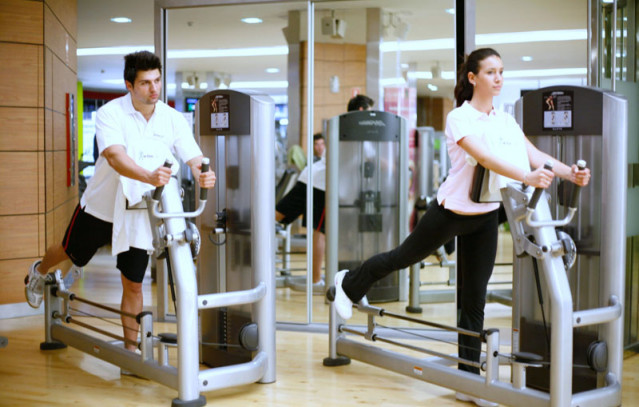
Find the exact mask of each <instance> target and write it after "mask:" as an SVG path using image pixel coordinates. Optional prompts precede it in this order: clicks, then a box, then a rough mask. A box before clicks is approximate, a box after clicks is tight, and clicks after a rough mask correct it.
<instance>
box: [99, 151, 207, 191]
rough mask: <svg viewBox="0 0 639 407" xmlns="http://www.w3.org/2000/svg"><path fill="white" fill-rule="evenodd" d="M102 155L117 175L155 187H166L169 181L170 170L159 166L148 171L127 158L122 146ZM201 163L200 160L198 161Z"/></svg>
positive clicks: (103, 152)
mask: <svg viewBox="0 0 639 407" xmlns="http://www.w3.org/2000/svg"><path fill="white" fill-rule="evenodd" d="M102 155H103V156H104V158H105V159H106V160H107V161H108V163H109V165H110V166H111V168H113V169H114V170H115V171H116V172H117V173H118V174H120V175H122V176H124V177H127V178H131V179H134V180H137V181H142V182H145V183H147V184H151V185H153V186H155V187H159V186H162V185H166V184H168V183H169V180H170V179H171V169H170V168H166V167H164V166H161V167H159V168H157V169H156V170H155V171H152V172H151V171H148V170H146V169H144V168H142V167H140V166H139V165H137V164H136V163H135V161H133V159H132V158H131V157H129V156H128V155H127V153H126V150H125V149H124V146H122V145H119V144H117V145H112V146H110V147H107V148H106V149H104V151H102ZM200 161H201V160H200Z"/></svg>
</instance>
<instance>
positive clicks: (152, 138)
mask: <svg viewBox="0 0 639 407" xmlns="http://www.w3.org/2000/svg"><path fill="white" fill-rule="evenodd" d="M124 60H125V64H124V81H125V84H126V88H127V90H128V91H129V93H128V94H127V95H125V96H122V97H120V98H118V99H115V100H113V101H111V102H109V103H107V104H106V105H104V106H103V107H102V108H100V109H99V110H98V113H97V117H96V138H97V144H98V148H99V151H100V156H99V157H98V160H97V162H96V164H95V175H94V176H93V177H92V178H91V179H90V180H89V183H88V185H87V189H86V191H85V192H84V194H83V195H82V199H81V200H80V204H79V205H78V206H77V207H76V209H75V212H74V214H73V216H72V218H71V221H70V223H69V226H68V228H67V231H66V233H65V235H64V239H63V240H62V243H58V244H54V245H53V246H51V247H50V248H49V249H47V252H46V253H45V255H44V257H43V258H42V260H41V261H40V260H37V261H35V262H34V263H33V264H32V265H31V267H30V269H29V273H28V274H27V277H26V278H25V284H26V287H25V295H26V297H27V302H28V303H29V305H30V306H32V307H34V308H38V307H39V306H40V304H41V303H42V295H43V286H44V277H45V276H46V274H47V272H48V271H49V270H50V269H51V268H53V267H55V266H56V265H57V264H59V263H61V262H63V261H65V260H71V261H72V262H73V264H74V265H76V266H78V267H82V266H84V265H86V264H87V263H88V262H89V260H91V258H92V257H93V255H94V254H95V253H96V251H97V250H98V249H99V248H100V247H102V246H105V245H107V244H112V242H115V239H114V236H115V234H116V230H115V228H114V219H123V216H126V212H129V213H131V212H137V213H138V214H139V213H143V214H144V215H142V216H144V217H145V218H143V220H144V221H145V222H144V225H143V226H145V227H147V228H149V229H148V231H149V232H150V225H149V220H148V215H146V210H144V211H127V210H126V207H125V204H124V203H127V202H128V201H126V200H121V199H120V200H116V196H118V194H121V193H122V192H121V191H122V190H123V189H124V188H125V187H124V185H125V184H126V185H127V188H129V189H133V190H137V191H138V192H141V191H145V190H150V189H152V188H153V187H158V186H162V185H166V184H167V183H168V182H169V180H170V177H171V173H172V169H171V168H165V167H164V166H163V165H162V164H161V163H163V162H164V160H165V159H166V158H172V154H176V155H177V157H178V158H180V159H181V160H183V161H184V162H186V163H187V164H188V165H189V167H190V168H191V170H192V171H193V175H194V177H195V178H197V179H198V181H199V184H200V187H201V188H212V187H213V186H214V185H215V174H214V173H213V172H212V171H208V172H206V173H201V171H200V170H201V165H202V158H203V157H202V151H201V150H200V148H199V147H198V145H197V143H196V142H195V140H194V138H193V134H192V131H191V129H190V127H189V126H188V124H187V122H186V120H185V119H184V117H183V116H182V114H181V113H179V112H177V111H176V110H175V109H173V108H171V107H169V106H168V105H166V104H165V103H163V102H161V101H160V100H159V97H160V91H161V83H162V82H161V78H162V64H161V62H160V60H159V58H158V57H157V56H155V55H154V54H152V53H150V52H147V51H141V52H136V53H132V54H129V55H126V56H125V57H124ZM134 151H135V153H134ZM149 158H151V159H152V160H153V161H149ZM144 160H146V161H144ZM143 161H144V163H145V164H144V165H147V167H148V166H149V164H148V163H149V162H153V163H154V164H153V167H151V168H150V169H149V168H145V167H144V166H143V164H141V163H142V162H143ZM175 161H176V160H173V162H175ZM125 195H126V193H125ZM120 196H121V195H120ZM127 198H128V195H127ZM116 202H118V203H122V205H116ZM138 216H139V215H138ZM143 230H147V229H143ZM132 241H135V238H131V239H130V240H126V241H125V242H124V246H125V247H124V249H122V251H120V250H118V251H117V252H116V250H115V248H114V250H113V252H114V253H113V254H117V268H118V269H119V270H120V272H121V280H122V290H123V292H122V302H121V310H122V311H124V312H127V313H131V314H134V315H137V314H139V313H140V312H141V311H142V305H143V298H142V280H143V278H144V273H145V271H146V268H147V265H148V261H149V255H148V252H149V251H150V249H152V245H151V243H150V242H149V241H148V240H141V241H140V242H141V244H139V245H138V246H144V247H137V246H136V245H135V244H130V242H132ZM121 245H122V242H121V241H120V242H119V246H121ZM149 246H150V247H149ZM122 325H123V329H124V337H125V338H126V339H128V340H130V341H132V342H133V343H135V342H137V332H138V324H137V322H136V321H135V319H132V318H127V317H124V316H123V317H122ZM125 346H126V348H127V349H129V350H132V351H133V350H135V349H136V346H135V345H133V344H132V343H130V342H128V341H127V343H126V344H125Z"/></svg>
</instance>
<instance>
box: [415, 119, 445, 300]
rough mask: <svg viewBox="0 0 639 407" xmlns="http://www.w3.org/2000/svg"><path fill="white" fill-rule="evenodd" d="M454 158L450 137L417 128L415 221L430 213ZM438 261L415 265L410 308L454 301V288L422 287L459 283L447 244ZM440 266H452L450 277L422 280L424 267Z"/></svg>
mask: <svg viewBox="0 0 639 407" xmlns="http://www.w3.org/2000/svg"><path fill="white" fill-rule="evenodd" d="M449 167H450V159H449V157H448V150H447V148H446V136H444V135H443V134H442V133H441V132H438V133H436V132H435V129H433V128H432V127H418V128H417V154H416V155H415V180H416V187H415V196H417V199H416V200H415V205H414V207H413V211H414V212H415V213H413V216H414V217H415V223H417V221H418V220H419V219H420V218H421V217H422V216H423V215H424V213H426V209H427V207H428V205H429V204H430V203H431V202H432V200H433V199H437V197H436V194H437V190H438V189H439V186H440V185H441V183H442V182H444V179H445V178H446V176H447V175H448V168H449ZM435 256H436V257H437V260H438V263H437V264H434V263H426V262H420V263H416V264H413V265H412V266H411V267H410V272H409V288H408V305H407V306H406V311H408V312H413V313H419V312H422V308H421V307H420V306H419V305H420V304H423V303H426V302H428V303H436V302H449V301H453V300H454V295H455V294H454V292H453V290H421V287H422V286H424V285H441V284H445V285H448V286H454V285H455V261H454V260H450V259H449V258H448V253H446V250H445V249H444V247H440V248H439V249H438V250H437V253H435ZM429 266H439V267H446V268H448V280H447V281H445V282H441V283H440V282H422V281H421V278H420V270H421V269H422V268H423V267H429Z"/></svg>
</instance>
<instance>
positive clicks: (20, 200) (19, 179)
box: [0, 152, 39, 216]
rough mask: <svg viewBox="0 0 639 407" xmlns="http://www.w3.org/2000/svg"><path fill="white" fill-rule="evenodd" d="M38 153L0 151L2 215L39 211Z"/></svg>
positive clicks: (0, 209)
mask: <svg viewBox="0 0 639 407" xmlns="http://www.w3.org/2000/svg"><path fill="white" fill-rule="evenodd" d="M38 175H39V174H38V153H37V152H0V179H2V182H1V183H0V216H4V215H17V214H33V213H37V212H38V202H39V201H38V192H39V189H38V181H39V177H38Z"/></svg>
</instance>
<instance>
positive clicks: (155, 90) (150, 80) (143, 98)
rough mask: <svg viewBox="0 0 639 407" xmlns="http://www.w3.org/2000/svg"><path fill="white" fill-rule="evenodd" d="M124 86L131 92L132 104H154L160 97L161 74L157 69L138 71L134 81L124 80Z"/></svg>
mask: <svg viewBox="0 0 639 407" xmlns="http://www.w3.org/2000/svg"><path fill="white" fill-rule="evenodd" d="M126 88H127V89H128V91H129V92H131V98H132V99H133V101H134V104H135V103H141V104H145V105H154V104H156V103H157V101H158V99H159V98H160V90H161V89H162V74H161V73H160V70H159V69H151V70H149V71H138V73H137V75H136V77H135V82H134V83H131V82H129V81H126Z"/></svg>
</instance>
